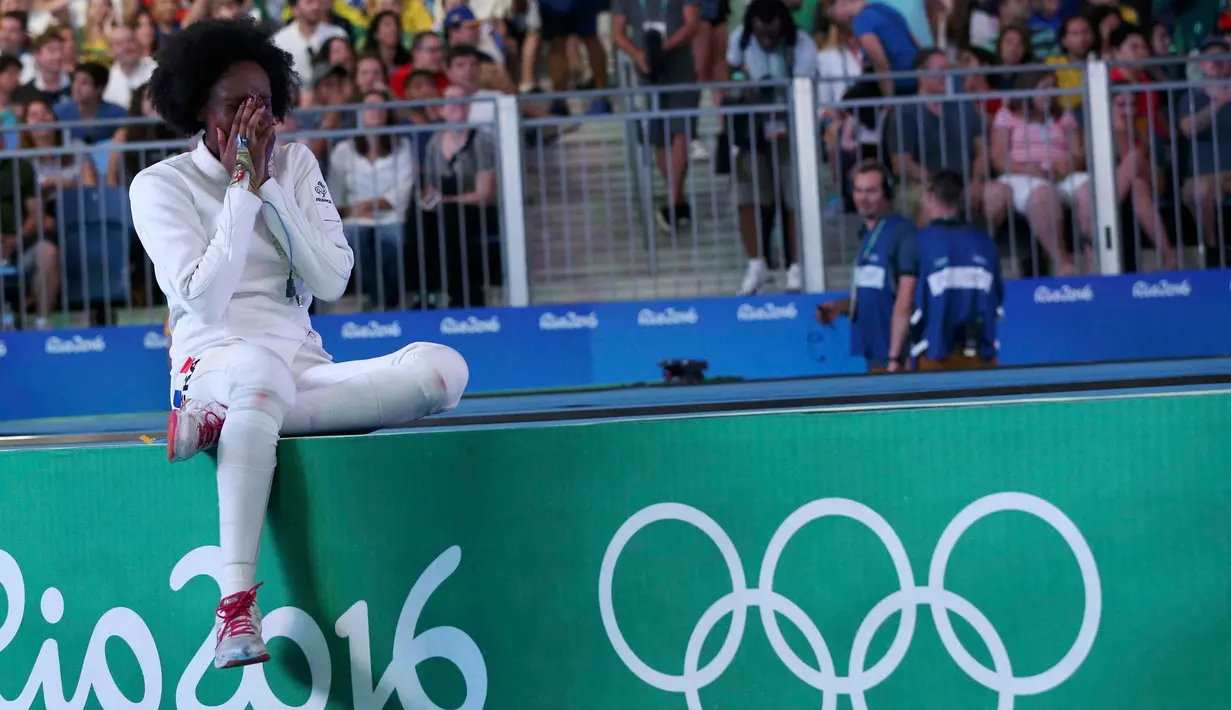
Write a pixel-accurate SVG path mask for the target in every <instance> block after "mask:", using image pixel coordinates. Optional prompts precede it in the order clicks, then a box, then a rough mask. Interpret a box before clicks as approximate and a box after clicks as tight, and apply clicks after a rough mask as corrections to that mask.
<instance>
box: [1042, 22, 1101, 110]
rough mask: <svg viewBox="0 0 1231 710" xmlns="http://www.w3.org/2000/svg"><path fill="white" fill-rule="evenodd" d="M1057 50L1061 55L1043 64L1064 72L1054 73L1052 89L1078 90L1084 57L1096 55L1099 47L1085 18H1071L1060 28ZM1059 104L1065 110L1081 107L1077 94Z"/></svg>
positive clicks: (1092, 26) (1061, 98)
mask: <svg viewBox="0 0 1231 710" xmlns="http://www.w3.org/2000/svg"><path fill="white" fill-rule="evenodd" d="M1060 46H1061V47H1062V48H1063V49H1064V54H1060V55H1057V56H1054V57H1048V58H1047V63H1048V64H1050V65H1052V66H1057V67H1063V66H1064V65H1065V64H1070V65H1073V66H1071V67H1068V68H1058V69H1056V86H1057V87H1059V88H1061V89H1081V87H1082V72H1083V71H1084V66H1085V63H1086V57H1087V56H1089V55H1090V53H1091V52H1094V53H1096V54H1097V53H1098V50H1099V43H1098V40H1097V39H1096V35H1095V34H1094V25H1093V24H1092V23H1091V22H1090V18H1088V17H1086V16H1085V15H1074V16H1073V17H1070V18H1069V19H1067V20H1065V21H1064V24H1063V25H1061V26H1060ZM1060 104H1061V105H1062V106H1064V107H1065V108H1068V109H1073V108H1077V107H1078V106H1081V104H1082V98H1081V94H1068V95H1065V96H1061V97H1060Z"/></svg>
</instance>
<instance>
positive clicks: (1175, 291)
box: [1133, 279, 1193, 298]
mask: <svg viewBox="0 0 1231 710" xmlns="http://www.w3.org/2000/svg"><path fill="white" fill-rule="evenodd" d="M1192 293H1193V287H1192V284H1190V283H1188V279H1184V280H1183V281H1181V282H1179V283H1175V282H1172V281H1168V280H1167V279H1162V280H1161V281H1154V282H1150V281H1138V282H1136V283H1134V284H1133V298H1187V297H1189V296H1191V295H1192Z"/></svg>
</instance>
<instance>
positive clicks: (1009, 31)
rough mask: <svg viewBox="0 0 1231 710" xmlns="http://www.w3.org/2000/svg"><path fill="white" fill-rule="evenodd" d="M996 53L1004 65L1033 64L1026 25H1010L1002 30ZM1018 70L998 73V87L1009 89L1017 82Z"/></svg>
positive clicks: (1001, 64) (1022, 65)
mask: <svg viewBox="0 0 1231 710" xmlns="http://www.w3.org/2000/svg"><path fill="white" fill-rule="evenodd" d="M996 55H997V56H998V57H1000V66H1002V67H1006V68H1007V67H1023V68H1024V67H1029V66H1033V65H1034V63H1035V61H1034V55H1033V54H1031V50H1030V36H1029V33H1028V31H1027V30H1026V28H1025V27H1023V26H1021V25H1010V26H1008V27H1006V28H1004V29H1003V30H1001V31H1000V39H999V41H997V43H996ZM1017 76H1018V72H1015V71H1010V72H1003V73H997V74H996V83H997V87H996V88H998V89H1002V90H1005V91H1008V90H1010V89H1012V88H1013V86H1014V84H1016V83H1017Z"/></svg>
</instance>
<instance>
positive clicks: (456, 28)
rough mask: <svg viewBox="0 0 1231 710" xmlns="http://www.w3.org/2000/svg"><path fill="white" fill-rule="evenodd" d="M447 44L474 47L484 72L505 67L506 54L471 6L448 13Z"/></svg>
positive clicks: (446, 19) (445, 25)
mask: <svg viewBox="0 0 1231 710" xmlns="http://www.w3.org/2000/svg"><path fill="white" fill-rule="evenodd" d="M443 26H444V31H445V44H446V45H448V46H449V48H450V49H452V48H453V47H460V46H463V45H465V46H467V47H474V48H475V49H477V50H478V51H479V63H480V64H481V65H483V67H484V70H485V71H486V70H488V69H489V68H495V69H497V70H502V69H503V67H504V52H503V50H502V49H501V48H500V46H499V44H498V43H497V42H496V41H495V40H494V39H493V38H492V36H491V32H490V31H489V30H488V28H487V26H486V23H485V22H484V21H483V20H480V19H479V18H477V17H475V14H474V11H473V10H471V9H470V6H469V5H464V4H463V5H457V6H455V7H454V8H452V9H451V10H449V11H448V12H447V13H445V19H444V24H443Z"/></svg>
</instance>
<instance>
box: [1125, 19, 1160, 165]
mask: <svg viewBox="0 0 1231 710" xmlns="http://www.w3.org/2000/svg"><path fill="white" fill-rule="evenodd" d="M1110 41H1111V46H1112V51H1113V55H1112V56H1114V58H1115V60H1116V61H1118V62H1124V64H1121V65H1120V66H1117V67H1114V68H1112V69H1111V73H1110V77H1111V80H1112V81H1113V82H1121V83H1123V84H1133V85H1136V86H1137V87H1138V89H1137V91H1135V92H1134V94H1135V95H1134V97H1133V98H1134V100H1135V101H1136V102H1137V106H1136V108H1135V110H1134V114H1135V115H1136V117H1137V120H1138V121H1139V122H1140V123H1141V128H1142V129H1143V130H1145V131H1147V134H1148V131H1149V127H1150V125H1151V124H1152V125H1153V127H1154V135H1156V136H1157V137H1158V139H1159V140H1162V141H1170V140H1171V128H1170V125H1169V124H1168V122H1167V116H1166V112H1165V111H1164V110H1163V108H1162V94H1161V93H1160V92H1159V91H1155V90H1150V89H1148V88H1147V87H1148V85H1149V84H1151V83H1153V82H1154V77H1153V76H1152V75H1151V74H1150V72H1149V68H1148V67H1145V66H1142V65H1133V64H1132V62H1141V61H1145V60H1147V59H1150V57H1151V56H1152V55H1151V53H1150V41H1149V39H1148V38H1147V36H1146V33H1145V30H1143V29H1142V28H1140V27H1138V26H1137V25H1129V24H1125V25H1121V26H1120V27H1119V28H1117V29H1116V31H1115V32H1112V33H1111V38H1110Z"/></svg>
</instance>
